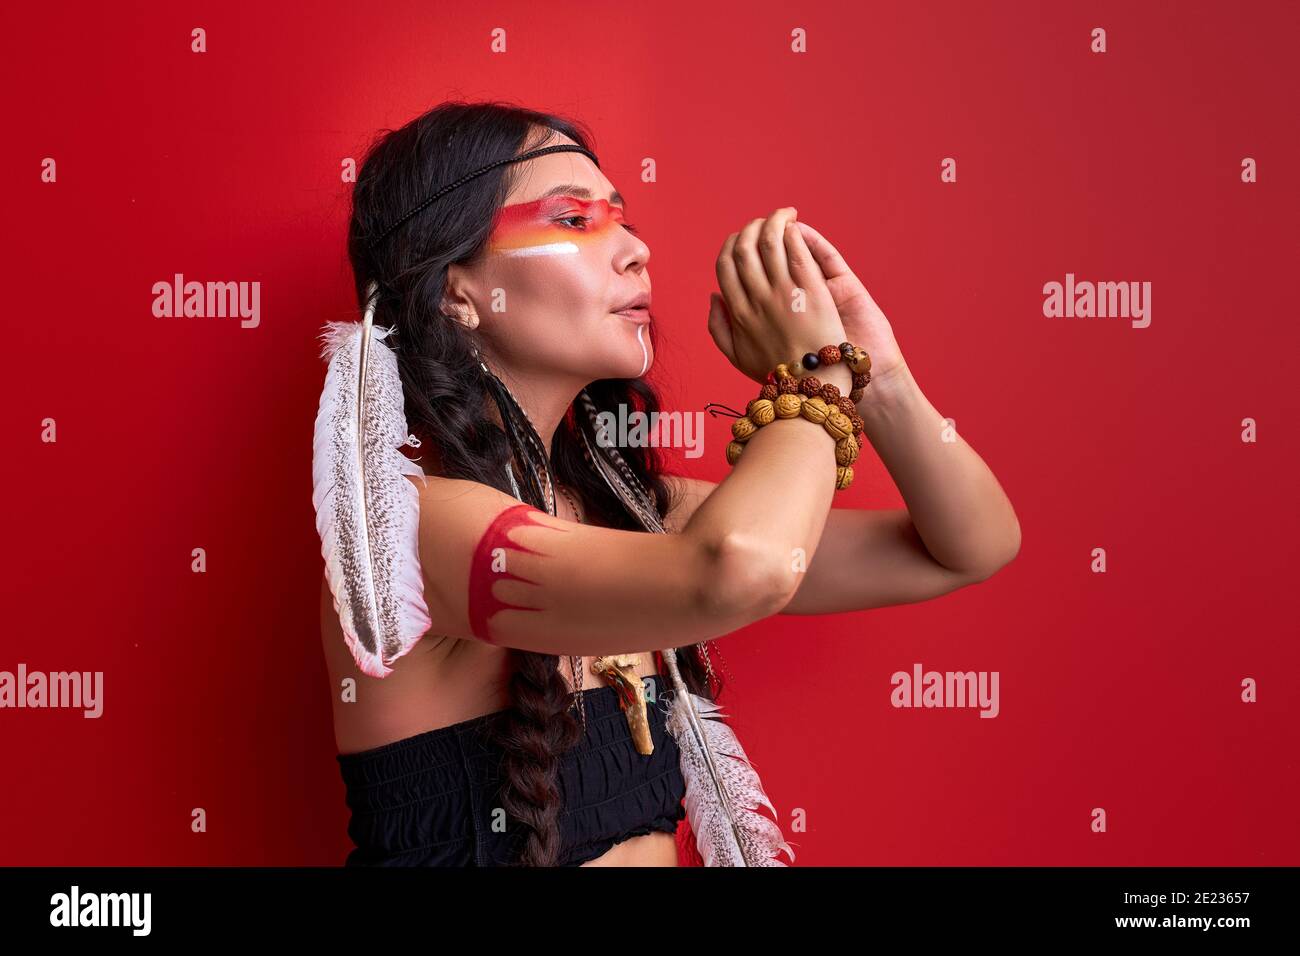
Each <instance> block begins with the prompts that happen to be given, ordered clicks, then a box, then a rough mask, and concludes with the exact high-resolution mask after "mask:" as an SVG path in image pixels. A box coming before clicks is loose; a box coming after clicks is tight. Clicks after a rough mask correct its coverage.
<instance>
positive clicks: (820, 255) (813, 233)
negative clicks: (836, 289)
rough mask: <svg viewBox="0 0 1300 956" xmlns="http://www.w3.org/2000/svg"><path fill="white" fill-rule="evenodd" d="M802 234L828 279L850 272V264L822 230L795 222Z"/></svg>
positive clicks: (804, 223)
mask: <svg viewBox="0 0 1300 956" xmlns="http://www.w3.org/2000/svg"><path fill="white" fill-rule="evenodd" d="M795 226H796V227H797V228H798V230H799V233H800V235H802V236H803V239H804V243H805V245H806V246H807V248H808V250H809V251H810V252H811V253H812V256H813V259H814V260H816V262H817V265H818V266H819V267H820V268H821V270H822V275H824V276H825V277H826V278H827V279H833V278H835V277H836V276H838V275H843V274H845V273H847V272H849V264H848V263H847V262H845V261H844V257H843V256H842V255H840V254H839V251H838V250H837V249H836V248H835V247H834V246H832V245H831V244H830V241H829V240H828V239H827V238H826V237H825V236H823V235H822V234H821V233H820V232H818V231H817V230H816V229H814V228H813V227H812V226H810V225H808V223H806V222H799V223H795Z"/></svg>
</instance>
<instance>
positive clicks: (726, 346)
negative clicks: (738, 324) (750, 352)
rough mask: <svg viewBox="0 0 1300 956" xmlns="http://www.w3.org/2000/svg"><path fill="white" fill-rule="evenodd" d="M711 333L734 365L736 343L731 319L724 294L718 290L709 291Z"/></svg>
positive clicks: (721, 350) (720, 349) (719, 348)
mask: <svg viewBox="0 0 1300 956" xmlns="http://www.w3.org/2000/svg"><path fill="white" fill-rule="evenodd" d="M709 335H711V336H712V337H713V342H714V344H715V345H717V347H718V351H719V352H721V353H722V354H723V355H724V356H725V357H726V359H727V361H728V362H730V363H731V364H732V365H735V364H736V345H735V342H734V340H733V339H732V337H731V321H730V319H728V317H727V307H726V305H725V304H724V303H723V301H722V296H720V295H719V294H718V293H716V292H710V293H709Z"/></svg>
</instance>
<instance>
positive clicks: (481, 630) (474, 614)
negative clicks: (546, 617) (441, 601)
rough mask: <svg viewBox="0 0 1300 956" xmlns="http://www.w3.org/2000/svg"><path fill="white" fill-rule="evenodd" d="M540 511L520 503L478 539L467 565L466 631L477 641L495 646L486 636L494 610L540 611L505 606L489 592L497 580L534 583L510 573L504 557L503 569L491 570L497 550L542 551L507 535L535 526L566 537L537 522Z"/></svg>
mask: <svg viewBox="0 0 1300 956" xmlns="http://www.w3.org/2000/svg"><path fill="white" fill-rule="evenodd" d="M542 513H543V512H541V511H538V510H537V509H536V508H534V507H533V506H532V505H529V504H525V503H523V502H520V503H519V504H517V505H514V506H513V507H510V508H507V509H506V510H505V511H503V512H501V513H500V514H499V515H497V516H496V518H494V519H493V520H492V523H491V524H490V525H488V528H487V530H486V531H484V532H483V537H482V538H480V539H479V542H478V546H477V547H476V548H475V549H474V556H473V557H472V558H471V559H470V565H469V628H470V632H471V633H472V634H473V635H474V636H475V637H477V638H479V639H480V640H483V641H486V642H487V643H489V644H495V643H496V642H495V641H493V640H492V637H491V635H490V634H489V633H488V619H489V618H491V617H492V615H493V614H495V613H496V612H497V611H501V610H505V609H506V608H513V609H514V610H518V611H540V610H541V608H537V607H524V606H522V605H519V604H508V603H506V602H505V601H502V600H500V599H499V598H497V597H496V596H495V595H493V593H492V585H493V584H495V583H496V582H497V581H501V580H510V581H523V582H525V583H527V584H536V583H537V582H536V581H530V580H528V578H525V577H520V576H519V575H517V574H513V573H511V572H510V570H509V566H510V558H509V554H508V553H507V556H506V568H507V569H506V570H505V571H494V570H493V569H492V562H493V558H494V555H493V554H492V552H493V551H495V550H496V549H497V548H503V549H505V550H506V551H507V552H509V551H510V550H511V549H513V550H515V551H522V552H524V553H526V554H542V553H543V552H541V551H534V550H533V549H532V548H527V547H524V546H523V545H522V544H517V543H516V542H514V541H511V540H510V532H511V531H513V530H514V529H515V528H519V527H538V528H546V529H547V530H548V531H558V532H560V533H562V534H567V533H568V532H566V531H565V530H564V529H563V528H549V527H547V526H546V525H544V524H541V523H539V522H538V521H537V515H540V514H542Z"/></svg>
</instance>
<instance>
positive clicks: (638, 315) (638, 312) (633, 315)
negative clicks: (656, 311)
mask: <svg viewBox="0 0 1300 956" xmlns="http://www.w3.org/2000/svg"><path fill="white" fill-rule="evenodd" d="M613 314H614V315H619V316H622V317H623V318H625V319H627V320H628V321H629V322H636V323H638V324H640V325H644V324H647V323H649V321H650V310H649V309H646V308H640V309H619V310H618V311H617V312H614V313H613Z"/></svg>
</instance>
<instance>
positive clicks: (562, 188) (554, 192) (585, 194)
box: [537, 183, 627, 210]
mask: <svg viewBox="0 0 1300 956" xmlns="http://www.w3.org/2000/svg"><path fill="white" fill-rule="evenodd" d="M552 196H577V197H578V198H579V199H594V198H595V196H594V195H593V194H592V192H591V190H590V189H588V188H587V187H586V186H578V185H576V184H574V183H561V184H560V185H558V186H552V187H551V188H550V189H548V190H546V192H544V193H542V194H541V195H540V196H538V197H537V198H538V199H549V198H550V197H552ZM609 201H610V202H611V203H612V204H613V205H616V206H622V207H623V208H624V210H626V209H627V200H626V199H624V198H623V194H622V193H620V192H619V191H618V190H617V189H615V190H614V191H613V192H612V193H610V194H609Z"/></svg>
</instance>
